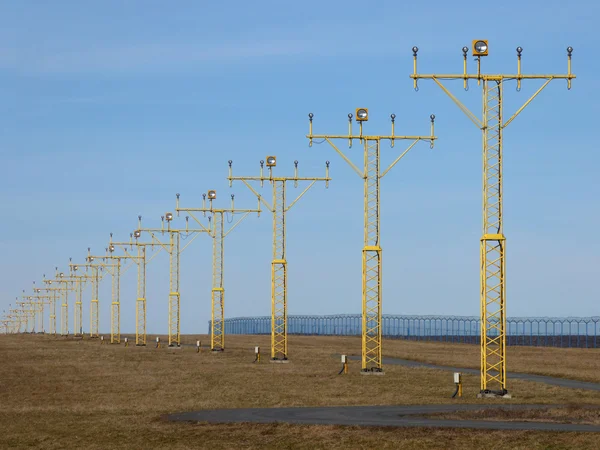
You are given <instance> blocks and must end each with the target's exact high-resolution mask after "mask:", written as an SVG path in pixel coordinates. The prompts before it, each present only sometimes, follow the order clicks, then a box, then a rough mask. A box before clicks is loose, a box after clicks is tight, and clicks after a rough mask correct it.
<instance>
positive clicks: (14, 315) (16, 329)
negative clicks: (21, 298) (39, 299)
mask: <svg viewBox="0 0 600 450" xmlns="http://www.w3.org/2000/svg"><path fill="white" fill-rule="evenodd" d="M8 306H9V307H10V306H11V305H8ZM7 317H8V319H9V320H10V321H11V323H12V333H20V332H21V328H22V327H23V325H24V324H23V320H24V317H23V312H22V311H21V310H20V309H17V308H12V309H10V310H9V311H8V316H7Z"/></svg>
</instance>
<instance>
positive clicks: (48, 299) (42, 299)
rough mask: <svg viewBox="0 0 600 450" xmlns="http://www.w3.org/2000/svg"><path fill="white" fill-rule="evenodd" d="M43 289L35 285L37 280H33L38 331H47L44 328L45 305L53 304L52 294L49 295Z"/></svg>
mask: <svg viewBox="0 0 600 450" xmlns="http://www.w3.org/2000/svg"><path fill="white" fill-rule="evenodd" d="M42 291H43V290H42V289H40V288H37V287H36V286H35V281H34V282H33V292H34V293H33V295H32V297H33V299H34V301H35V304H36V312H35V314H36V326H35V328H36V330H39V331H38V332H40V333H45V332H46V330H45V328H44V315H45V308H44V306H45V305H51V304H52V298H53V296H52V295H49V294H47V293H42Z"/></svg>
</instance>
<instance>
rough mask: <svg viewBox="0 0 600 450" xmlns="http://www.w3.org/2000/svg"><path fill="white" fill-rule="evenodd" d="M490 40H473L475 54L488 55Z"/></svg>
mask: <svg viewBox="0 0 600 450" xmlns="http://www.w3.org/2000/svg"><path fill="white" fill-rule="evenodd" d="M487 55H488V41H487V40H485V39H476V40H474V41H473V56H487Z"/></svg>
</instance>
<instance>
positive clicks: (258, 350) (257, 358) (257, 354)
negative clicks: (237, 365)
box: [254, 345, 260, 363]
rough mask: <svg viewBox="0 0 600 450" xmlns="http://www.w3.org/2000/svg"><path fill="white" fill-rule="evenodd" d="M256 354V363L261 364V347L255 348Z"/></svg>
mask: <svg viewBox="0 0 600 450" xmlns="http://www.w3.org/2000/svg"><path fill="white" fill-rule="evenodd" d="M254 354H255V355H256V356H255V358H254V362H255V363H256V362H258V363H259V362H260V347H259V346H258V345H257V346H256V347H254Z"/></svg>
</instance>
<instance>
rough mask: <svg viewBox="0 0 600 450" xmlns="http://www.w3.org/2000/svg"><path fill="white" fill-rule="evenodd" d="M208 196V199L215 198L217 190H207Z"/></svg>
mask: <svg viewBox="0 0 600 450" xmlns="http://www.w3.org/2000/svg"><path fill="white" fill-rule="evenodd" d="M208 198H209V199H210V200H214V199H216V198H217V191H214V190H210V191H208Z"/></svg>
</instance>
